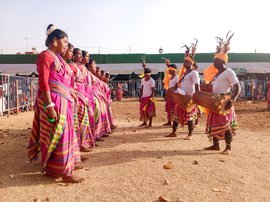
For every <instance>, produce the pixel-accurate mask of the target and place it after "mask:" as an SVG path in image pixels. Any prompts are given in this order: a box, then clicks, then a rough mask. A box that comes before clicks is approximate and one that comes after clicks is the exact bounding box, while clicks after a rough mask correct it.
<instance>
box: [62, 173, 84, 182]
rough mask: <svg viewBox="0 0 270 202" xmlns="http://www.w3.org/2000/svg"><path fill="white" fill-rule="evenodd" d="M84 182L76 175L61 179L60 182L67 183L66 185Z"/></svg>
mask: <svg viewBox="0 0 270 202" xmlns="http://www.w3.org/2000/svg"><path fill="white" fill-rule="evenodd" d="M84 180H85V178H82V177H79V176H76V175H72V176H65V177H62V182H67V183H80V182H83V181H84Z"/></svg>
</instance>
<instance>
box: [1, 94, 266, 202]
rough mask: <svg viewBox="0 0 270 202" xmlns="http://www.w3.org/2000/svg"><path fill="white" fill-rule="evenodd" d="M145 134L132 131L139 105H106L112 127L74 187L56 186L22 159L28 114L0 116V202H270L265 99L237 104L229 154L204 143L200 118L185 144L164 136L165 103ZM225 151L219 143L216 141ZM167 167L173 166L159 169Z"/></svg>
mask: <svg viewBox="0 0 270 202" xmlns="http://www.w3.org/2000/svg"><path fill="white" fill-rule="evenodd" d="M156 104H157V109H158V111H157V116H158V117H157V118H156V119H154V123H153V125H154V126H153V127H152V128H150V129H144V128H139V127H138V125H139V124H140V122H139V121H138V101H136V100H135V99H127V100H123V101H121V102H114V103H113V112H114V114H115V118H116V123H117V125H118V128H117V129H116V130H115V132H114V133H113V134H112V135H111V136H110V137H109V138H106V139H105V141H104V142H99V146H98V147H97V148H95V149H94V151H93V152H91V153H90V154H85V153H84V154H83V155H87V156H89V157H90V159H89V160H88V161H86V162H85V163H84V166H85V169H83V170H80V171H77V173H78V174H79V175H81V176H83V177H85V178H86V180H85V181H84V182H83V183H80V184H65V183H60V182H55V180H54V179H52V178H50V177H47V176H44V175H43V174H42V173H41V172H40V171H41V166H40V164H39V163H29V161H28V159H27V150H26V147H27V142H28V135H29V133H30V128H31V124H32V118H33V112H26V113H22V114H19V115H12V116H10V117H9V118H7V117H0V159H1V161H0V201H12V202H13V201H113V202H115V201H147V202H148V201H150V202H152V201H158V200H159V197H160V196H163V197H164V198H165V199H167V201H175V202H176V201H270V186H269V185H270V166H269V165H270V158H269V153H270V111H267V110H265V108H266V103H265V102H253V103H251V102H250V101H241V102H238V103H237V104H236V112H237V114H238V121H239V126H240V129H239V130H238V135H237V136H235V138H234V141H233V144H232V154H231V155H230V156H224V155H221V154H220V153H219V152H209V151H203V150H202V149H203V147H206V146H209V145H210V144H211V143H210V142H209V141H208V138H207V137H206V135H205V134H204V123H205V121H204V118H203V119H202V120H201V121H200V125H199V126H198V127H197V128H196V129H195V131H194V137H193V139H192V140H190V141H186V140H184V139H183V138H184V137H185V136H186V134H187V128H184V129H179V130H178V135H179V136H178V137H177V138H170V139H166V138H164V136H165V135H167V134H169V133H170V131H171V128H168V127H163V126H162V124H163V123H165V122H166V114H165V112H164V104H165V103H164V101H163V100H161V99H158V100H157V102H156ZM221 147H222V149H223V148H224V147H225V145H224V142H222V144H221ZM169 162H171V164H172V166H173V167H172V169H164V168H163V166H164V165H165V164H167V163H169Z"/></svg>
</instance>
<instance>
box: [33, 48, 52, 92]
mask: <svg viewBox="0 0 270 202" xmlns="http://www.w3.org/2000/svg"><path fill="white" fill-rule="evenodd" d="M54 61H55V58H54V57H53V55H52V54H50V53H49V52H48V51H43V52H41V53H40V54H39V55H38V58H37V62H36V65H37V71H38V75H39V77H38V79H39V89H40V90H41V91H49V90H50V87H49V73H50V69H51V66H52V65H53V63H54Z"/></svg>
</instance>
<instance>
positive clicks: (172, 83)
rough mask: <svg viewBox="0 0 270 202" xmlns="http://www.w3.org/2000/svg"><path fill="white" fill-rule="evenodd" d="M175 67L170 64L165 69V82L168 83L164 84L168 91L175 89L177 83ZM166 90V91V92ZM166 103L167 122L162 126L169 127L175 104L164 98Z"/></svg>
mask: <svg viewBox="0 0 270 202" xmlns="http://www.w3.org/2000/svg"><path fill="white" fill-rule="evenodd" d="M176 71H177V66H176V65H175V64H170V65H168V67H167V75H166V77H168V78H166V79H165V80H166V82H168V84H165V85H167V86H168V89H170V88H175V87H176V86H177V82H178V76H177V75H176ZM168 89H167V90H168ZM165 99H166V103H165V112H167V120H168V122H167V123H165V124H163V125H164V126H171V125H172V121H173V114H174V108H175V102H174V101H173V100H172V99H170V98H169V97H166V98H165Z"/></svg>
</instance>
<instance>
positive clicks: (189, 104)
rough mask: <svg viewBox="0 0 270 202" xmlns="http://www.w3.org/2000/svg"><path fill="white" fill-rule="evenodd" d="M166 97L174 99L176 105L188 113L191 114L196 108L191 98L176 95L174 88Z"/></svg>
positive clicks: (168, 91)
mask: <svg viewBox="0 0 270 202" xmlns="http://www.w3.org/2000/svg"><path fill="white" fill-rule="evenodd" d="M166 97H168V98H170V99H172V101H173V102H174V103H175V104H177V105H178V106H179V107H180V108H182V109H184V110H186V111H187V112H190V111H191V110H192V109H193V108H194V107H195V106H196V105H195V104H194V103H193V101H192V97H191V96H189V95H182V94H179V93H176V92H175V89H174V88H171V89H169V90H167V92H166Z"/></svg>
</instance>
